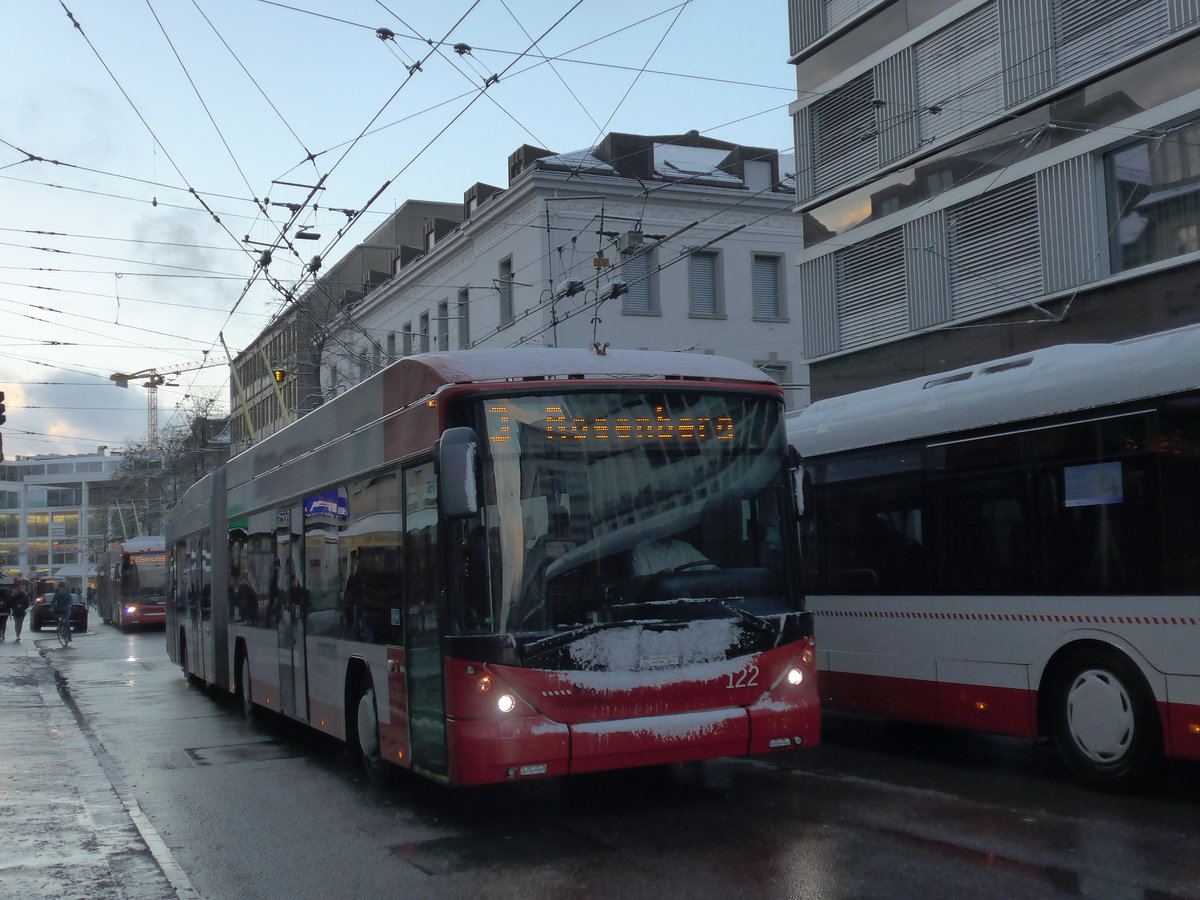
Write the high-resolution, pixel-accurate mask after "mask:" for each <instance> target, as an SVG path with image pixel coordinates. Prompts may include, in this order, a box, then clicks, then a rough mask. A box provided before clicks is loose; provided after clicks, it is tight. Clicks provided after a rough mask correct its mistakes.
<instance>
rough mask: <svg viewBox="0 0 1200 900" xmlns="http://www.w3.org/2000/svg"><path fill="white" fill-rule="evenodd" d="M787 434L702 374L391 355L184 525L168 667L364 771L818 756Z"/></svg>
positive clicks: (593, 359) (460, 781)
mask: <svg viewBox="0 0 1200 900" xmlns="http://www.w3.org/2000/svg"><path fill="white" fill-rule="evenodd" d="M783 413H784V406H783V395H782V391H781V389H780V388H779V387H778V385H776V384H774V383H773V382H771V381H770V380H769V379H767V378H766V377H764V376H763V375H762V374H761V373H760V372H758V371H757V370H755V369H753V368H751V367H749V366H746V365H744V364H742V363H738V362H734V361H732V360H727V359H722V358H719V357H713V356H700V355H686V354H674V353H654V352H641V351H610V352H608V353H607V354H606V355H598V354H595V353H592V352H590V351H582V350H558V349H553V350H552V349H539V350H471V351H463V352H451V353H433V354H424V355H420V356H414V357H408V358H405V359H402V360H400V361H399V362H397V363H395V364H393V365H391V366H389V367H388V368H387V369H385V370H384V371H382V372H380V373H378V374H377V375H375V376H373V377H371V378H369V379H367V380H366V381H364V382H362V383H361V384H359V385H358V386H356V387H354V388H353V389H351V390H350V391H348V392H346V393H345V394H343V395H341V396H339V397H337V398H336V399H334V400H332V401H330V402H329V403H326V404H325V405H324V406H322V407H320V408H319V409H317V410H315V411H314V412H312V413H310V414H308V415H306V416H305V417H303V418H302V419H300V420H299V421H297V422H295V423H294V424H292V425H290V426H288V427H287V428H285V429H284V430H282V431H281V432H279V433H278V434H275V435H272V436H271V437H268V438H266V439H265V440H263V441H262V442H261V443H259V444H257V445H256V446H254V447H253V448H251V449H249V450H247V451H246V452H245V453H242V454H241V455H239V456H237V457H235V458H234V459H232V460H231V461H230V462H228V463H227V464H226V465H225V466H224V467H223V468H221V469H219V470H217V471H216V472H214V473H212V474H211V475H209V476H206V478H205V479H204V480H202V481H200V482H198V483H197V484H196V485H194V486H193V487H192V488H191V490H189V491H188V493H187V494H186V495H185V496H184V498H183V500H182V501H181V502H180V504H179V505H178V506H177V507H176V508H175V509H174V510H173V511H172V513H171V515H170V517H169V521H168V525H167V541H168V548H169V555H170V557H171V567H172V568H171V587H170V590H171V598H172V599H171V603H170V613H169V619H168V629H167V630H168V638H167V644H168V648H169V652H170V655H171V657H172V659H174V660H175V661H177V662H178V663H179V664H180V665H181V666H182V667H183V669H184V671H185V673H186V674H187V676H188V677H189V678H190V679H192V680H203V681H204V682H207V683H210V684H213V685H216V686H218V687H220V688H224V689H226V690H229V691H231V692H234V693H236V694H237V695H238V696H240V698H241V701H242V704H243V708H244V710H245V711H246V712H247V715H251V714H254V713H255V712H257V711H259V710H261V709H262V708H264V707H265V708H267V709H271V710H276V711H278V712H280V713H282V714H284V715H286V716H289V717H291V718H294V719H298V720H300V721H303V722H306V723H308V724H309V725H311V726H312V727H313V728H316V729H318V730H320V731H322V732H325V733H326V734H329V735H332V736H334V737H336V738H339V739H342V740H345V741H346V742H348V743H349V744H350V745H351V747H353V748H355V749H356V751H357V753H358V754H359V755H360V756H361V758H362V760H363V763H364V767H365V769H366V771H367V773H368V775H370V776H371V777H372V778H380V777H383V776H385V775H386V774H388V773H389V772H390V771H391V769H390V767H391V766H393V765H395V766H401V767H406V768H410V769H413V770H415V771H418V772H420V773H421V774H423V775H426V776H429V777H431V778H434V779H437V780H439V781H443V782H446V783H449V784H453V785H471V784H483V783H488V782H500V781H505V780H507V779H519V778H527V777H536V776H552V775H564V774H568V773H577V772H588V771H597V770H602V769H613V768H618V767H623V766H639V765H648V764H657V763H665V762H674V761H681V760H694V759H704V758H712V757H720V756H730V755H740V754H747V753H762V752H766V751H771V750H779V749H784V748H795V747H802V746H804V747H807V746H812V745H815V744H816V743H817V742H818V739H819V710H818V704H817V695H816V679H815V662H814V648H813V641H812V620H811V615H810V614H809V613H808V612H806V611H805V610H804V608H803V598H802V594H801V591H800V586H799V584H800V582H799V577H798V575H799V573H798V568H799V563H798V560H799V554H798V532H797V527H796V519H795V493H794V491H793V489H792V485H793V481H792V474H793V467H792V466H791V464H790V458H791V457H790V451H789V448H788V446H787V440H786V435H785V432H784V421H783Z"/></svg>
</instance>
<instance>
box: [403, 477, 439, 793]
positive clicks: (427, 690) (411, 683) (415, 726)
mask: <svg viewBox="0 0 1200 900" xmlns="http://www.w3.org/2000/svg"><path fill="white" fill-rule="evenodd" d="M404 529H405V534H404V594H403V598H402V602H403V603H404V615H405V629H404V644H405V668H406V670H407V674H408V710H409V738H410V741H411V744H412V759H413V765H414V766H416V767H418V768H421V769H425V770H426V771H430V772H435V773H438V774H444V773H445V772H446V766H447V764H446V701H445V691H444V688H443V683H442V682H443V674H442V671H443V667H442V645H441V634H442V627H441V625H442V623H441V609H442V606H443V604H442V602H441V578H440V577H439V575H438V566H437V534H438V498H437V479H436V477H435V472H434V467H433V463H432V462H428V463H424V464H422V465H418V466H415V467H413V468H410V469H406V470H405V471H404Z"/></svg>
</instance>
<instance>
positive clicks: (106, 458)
mask: <svg viewBox="0 0 1200 900" xmlns="http://www.w3.org/2000/svg"><path fill="white" fill-rule="evenodd" d="M120 466H121V457H120V456H119V455H111V454H109V453H108V451H107V448H106V447H101V448H99V449H98V450H97V451H96V453H86V454H79V455H72V456H31V457H25V458H20V457H18V458H17V459H10V460H6V461H5V462H2V463H0V576H2V577H3V578H4V580H9V579H13V578H25V579H33V578H65V579H66V580H67V581H68V582H69V583H70V584H71V585H72V586H73V587H75V588H76V589H79V588H81V587H86V579H87V578H88V576H89V574H92V575H94V574H95V560H96V559H97V558H98V555H99V554H100V553H101V552H103V550H104V549H105V547H106V541H107V540H109V539H110V538H114V537H117V538H119V537H121V535H120V534H113V533H112V532H111V530H110V523H109V516H110V515H113V516H117V517H120V516H121V515H123V514H124V515H127V516H128V518H129V531H128V533H129V534H130V535H132V534H134V533H135V530H134V529H135V526H134V518H135V516H136V510H135V509H134V508H133V507H128V508H126V510H125V511H124V513H122V512H121V511H120V510H119V509H118V508H116V507H114V505H113V503H112V502H111V499H112V498H111V497H110V493H109V491H108V490H107V489H106V488H107V483H108V482H109V480H110V479H111V478H112V477H113V474H114V473H115V472H116V471H117V470H118V469H119V468H120Z"/></svg>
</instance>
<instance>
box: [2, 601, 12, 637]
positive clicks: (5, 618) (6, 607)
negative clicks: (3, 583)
mask: <svg viewBox="0 0 1200 900" xmlns="http://www.w3.org/2000/svg"><path fill="white" fill-rule="evenodd" d="M11 603H12V600H10V599H9V589H8V588H0V641H2V640H4V632H5V631H6V630H7V629H8V610H9V607H10V605H11Z"/></svg>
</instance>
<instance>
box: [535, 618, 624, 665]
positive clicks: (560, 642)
mask: <svg viewBox="0 0 1200 900" xmlns="http://www.w3.org/2000/svg"><path fill="white" fill-rule="evenodd" d="M629 624H631V623H629V622H591V623H589V624H587V625H580V626H579V627H578V628H571V629H569V630H567V631H560V632H559V633H558V634H552V635H550V636H549V637H544V638H539V639H538V640H536V641H530V642H529V643H528V644H525V645H524V646H518V648H517V652H518V653H520V655H521V658H522V659H527V658H529V657H534V656H541V655H543V654H545V653H549V652H550V651H552V650H557V649H559V648H560V647H565V646H566V645H567V644H569V643H571V642H572V641H573V640H575V639H576V638H581V637H586V636H587V635H589V634H595V633H596V632H597V631H605V630H607V629H609V628H620V627H623V626H626V625H629Z"/></svg>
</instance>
